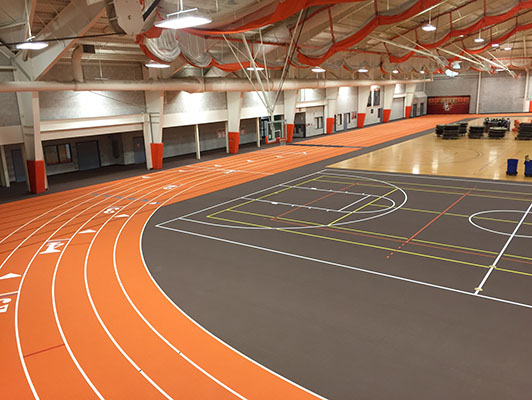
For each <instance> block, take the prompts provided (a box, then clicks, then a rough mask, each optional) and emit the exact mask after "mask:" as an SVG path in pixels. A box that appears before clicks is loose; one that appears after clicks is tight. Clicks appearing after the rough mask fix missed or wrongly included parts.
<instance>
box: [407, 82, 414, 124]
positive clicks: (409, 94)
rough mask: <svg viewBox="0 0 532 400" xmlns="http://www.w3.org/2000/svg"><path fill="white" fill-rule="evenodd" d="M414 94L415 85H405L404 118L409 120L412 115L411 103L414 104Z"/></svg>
mask: <svg viewBox="0 0 532 400" xmlns="http://www.w3.org/2000/svg"><path fill="white" fill-rule="evenodd" d="M415 93H416V84H415V83H407V84H406V91H405V94H406V96H405V118H410V114H411V113H412V103H413V102H414V94H415Z"/></svg>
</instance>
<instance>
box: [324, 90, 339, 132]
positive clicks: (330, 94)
mask: <svg viewBox="0 0 532 400" xmlns="http://www.w3.org/2000/svg"><path fill="white" fill-rule="evenodd" d="M325 98H326V100H327V112H326V116H327V120H326V128H327V130H326V131H325V133H326V134H327V135H330V134H331V133H333V131H334V116H335V114H336V99H337V98H338V88H327V89H325Z"/></svg>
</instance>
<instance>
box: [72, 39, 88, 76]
mask: <svg viewBox="0 0 532 400" xmlns="http://www.w3.org/2000/svg"><path fill="white" fill-rule="evenodd" d="M81 57H83V46H82V45H81V46H77V47H76V48H75V49H74V51H73V52H72V59H71V61H72V76H73V77H74V81H76V82H83V81H84V80H85V79H84V78H83V67H82V66H81Z"/></svg>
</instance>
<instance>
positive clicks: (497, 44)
mask: <svg viewBox="0 0 532 400" xmlns="http://www.w3.org/2000/svg"><path fill="white" fill-rule="evenodd" d="M491 47H499V43H492V44H491Z"/></svg>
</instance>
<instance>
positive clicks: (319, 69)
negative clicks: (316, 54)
mask: <svg viewBox="0 0 532 400" xmlns="http://www.w3.org/2000/svg"><path fill="white" fill-rule="evenodd" d="M311 71H312V72H325V70H324V69H323V68H322V67H314V68H312V69H311Z"/></svg>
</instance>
